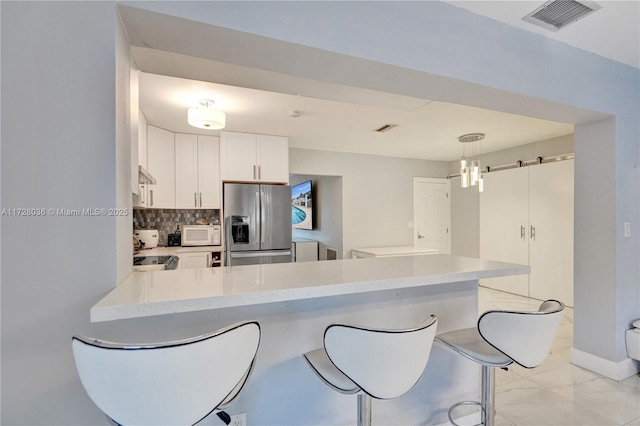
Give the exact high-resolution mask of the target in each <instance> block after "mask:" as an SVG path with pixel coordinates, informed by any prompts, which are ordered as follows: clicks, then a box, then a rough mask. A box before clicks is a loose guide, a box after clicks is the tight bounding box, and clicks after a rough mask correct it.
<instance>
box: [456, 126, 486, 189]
mask: <svg viewBox="0 0 640 426" xmlns="http://www.w3.org/2000/svg"><path fill="white" fill-rule="evenodd" d="M482 139H484V133H468V134H466V135H462V136H460V137H458V142H460V143H462V144H463V145H462V157H461V158H460V186H461V187H462V188H469V186H477V187H478V192H483V191H484V179H483V178H482V172H481V171H480V162H479V161H478V158H477V156H476V144H475V142H479V141H481V140H482ZM469 143H472V144H473V145H472V146H471V160H470V161H468V160H467V155H466V154H467V144H469Z"/></svg>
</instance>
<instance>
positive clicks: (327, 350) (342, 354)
mask: <svg viewBox="0 0 640 426" xmlns="http://www.w3.org/2000/svg"><path fill="white" fill-rule="evenodd" d="M437 324H438V321H437V319H436V317H435V315H431V316H430V317H429V318H427V320H426V321H424V322H423V323H422V324H420V325H419V326H417V327H415V328H409V329H402V330H383V329H371V328H364V327H357V326H353V325H344V324H333V325H330V326H329V327H327V329H326V330H325V332H324V347H323V348H319V349H316V350H314V351H311V352H307V353H306V354H304V358H305V359H306V360H307V362H308V363H309V366H310V367H311V368H312V369H313V371H314V372H315V373H316V374H317V375H318V377H319V378H320V379H321V380H322V381H323V382H324V383H326V384H327V385H328V386H329V387H331V388H332V389H334V390H336V391H338V392H340V393H344V394H354V393H358V425H359V426H363V425H370V424H371V398H372V397H373V398H377V399H393V398H398V397H399V396H402V395H404V394H405V393H407V392H408V391H409V390H410V389H411V388H412V387H413V386H415V384H416V383H417V382H418V380H419V379H420V376H422V372H423V371H424V368H425V366H426V365H427V361H428V360H429V354H430V352H431V346H432V344H433V338H434V336H435V334H436V327H437Z"/></svg>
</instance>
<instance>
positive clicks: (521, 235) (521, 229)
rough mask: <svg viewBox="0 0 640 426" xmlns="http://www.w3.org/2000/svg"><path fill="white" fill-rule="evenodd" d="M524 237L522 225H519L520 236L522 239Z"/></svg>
mask: <svg viewBox="0 0 640 426" xmlns="http://www.w3.org/2000/svg"><path fill="white" fill-rule="evenodd" d="M524 237H525V231H524V226H523V225H520V238H522V239H523V240H524Z"/></svg>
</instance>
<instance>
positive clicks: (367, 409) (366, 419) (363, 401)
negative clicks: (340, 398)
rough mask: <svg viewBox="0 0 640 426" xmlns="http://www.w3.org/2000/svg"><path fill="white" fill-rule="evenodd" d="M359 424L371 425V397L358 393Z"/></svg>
mask: <svg viewBox="0 0 640 426" xmlns="http://www.w3.org/2000/svg"><path fill="white" fill-rule="evenodd" d="M358 426H371V397H370V396H369V395H367V394H366V393H359V394H358Z"/></svg>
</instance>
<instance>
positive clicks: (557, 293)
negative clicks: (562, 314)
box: [528, 160, 574, 306]
mask: <svg viewBox="0 0 640 426" xmlns="http://www.w3.org/2000/svg"><path fill="white" fill-rule="evenodd" d="M573 163H574V162H573V160H566V161H557V162H553V163H546V164H541V165H538V166H534V167H529V169H530V170H529V229H528V233H529V239H530V241H529V264H530V265H531V276H530V279H529V294H530V296H531V297H534V298H536V299H540V300H546V299H557V300H560V301H561V302H563V303H564V304H565V305H567V306H573V169H574V164H573Z"/></svg>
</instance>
